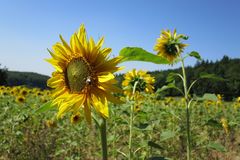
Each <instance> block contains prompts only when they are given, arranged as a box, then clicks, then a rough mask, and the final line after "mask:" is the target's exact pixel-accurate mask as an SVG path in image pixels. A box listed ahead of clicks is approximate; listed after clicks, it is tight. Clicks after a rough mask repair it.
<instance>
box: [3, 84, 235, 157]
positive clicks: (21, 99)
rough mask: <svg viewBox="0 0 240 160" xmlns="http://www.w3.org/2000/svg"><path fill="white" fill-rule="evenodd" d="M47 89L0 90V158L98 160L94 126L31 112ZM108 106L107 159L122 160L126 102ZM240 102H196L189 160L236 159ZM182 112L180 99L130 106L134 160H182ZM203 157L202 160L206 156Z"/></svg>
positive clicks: (148, 98)
mask: <svg viewBox="0 0 240 160" xmlns="http://www.w3.org/2000/svg"><path fill="white" fill-rule="evenodd" d="M51 94H52V93H51V91H49V90H40V89H37V88H33V89H29V88H25V87H21V86H19V87H11V88H10V87H3V86H2V87H1V97H0V106H1V107H0V123H1V125H0V126H1V128H0V132H1V136H0V142H1V144H0V146H1V147H0V155H1V157H0V159H19V160H20V159H59V160H61V159H101V140H100V136H99V131H98V126H97V125H95V124H94V123H93V124H92V125H91V126H88V125H86V122H84V117H83V116H82V115H80V116H79V118H77V119H71V118H63V119H61V120H57V119H56V118H55V113H56V108H52V109H51V110H50V111H48V112H44V114H43V113H35V112H34V111H35V110H36V109H38V108H39V107H40V106H41V105H42V104H44V103H45V104H46V102H47V101H48V100H50V99H49V97H50V95H51ZM121 99H122V100H124V101H125V103H124V104H121V105H115V104H110V106H109V108H110V118H109V119H108V120H107V127H108V129H107V136H108V140H107V142H108V148H109V152H108V153H109V159H127V154H128V138H129V137H128V135H129V116H130V108H131V105H133V104H132V103H133V102H131V101H126V98H125V97H121ZM239 110H240V98H238V99H236V101H234V102H224V101H222V100H221V96H220V95H219V96H218V99H217V100H216V101H214V100H203V101H199V102H196V104H195V105H194V106H193V107H192V109H191V125H192V130H191V137H192V157H194V159H199V160H202V159H229V160H230V159H238V158H240V155H239V153H240V147H239V145H240V129H239V124H240V112H239ZM185 120H186V119H185V108H184V99H183V98H180V97H175V98H173V97H165V98H159V96H158V94H157V93H155V94H148V95H147V94H145V95H143V96H141V99H140V100H139V101H138V103H136V104H134V118H133V129H132V130H133V132H132V135H133V138H132V149H133V156H134V158H133V159H147V158H148V159H154V158H155V159H186V157H185V149H186V144H185V143H184V142H185V139H186V135H185V132H184V131H185V129H186V128H185V125H184V122H185ZM206 157H207V158H206Z"/></svg>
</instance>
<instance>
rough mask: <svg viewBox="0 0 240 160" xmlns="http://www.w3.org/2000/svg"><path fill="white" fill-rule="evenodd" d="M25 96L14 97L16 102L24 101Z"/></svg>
mask: <svg viewBox="0 0 240 160" xmlns="http://www.w3.org/2000/svg"><path fill="white" fill-rule="evenodd" d="M25 100H26V99H25V97H23V96H18V97H16V102H18V103H24V102H25Z"/></svg>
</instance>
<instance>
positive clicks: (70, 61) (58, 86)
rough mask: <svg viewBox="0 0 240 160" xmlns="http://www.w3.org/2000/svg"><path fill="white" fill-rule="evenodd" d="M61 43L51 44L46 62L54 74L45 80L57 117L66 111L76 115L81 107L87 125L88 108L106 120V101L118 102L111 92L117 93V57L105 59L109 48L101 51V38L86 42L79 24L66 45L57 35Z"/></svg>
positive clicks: (118, 90) (88, 119) (118, 59)
mask: <svg viewBox="0 0 240 160" xmlns="http://www.w3.org/2000/svg"><path fill="white" fill-rule="evenodd" d="M60 39H61V42H62V43H56V44H55V45H53V47H52V49H53V51H50V50H49V52H50V54H51V56H52V58H51V59H47V61H48V62H49V63H51V64H52V65H53V66H54V67H55V69H56V71H55V72H53V73H52V77H51V78H50V79H49V80H48V82H47V84H48V86H49V87H51V88H54V89H55V90H54V91H53V97H54V100H53V102H52V104H53V105H57V106H58V107H59V111H58V114H57V117H58V118H59V117H62V116H63V115H64V114H65V113H66V112H72V113H73V114H75V113H77V112H78V111H79V110H80V109H81V108H83V110H84V113H85V117H86V119H87V121H88V122H90V121H91V107H92V106H93V108H95V110H96V111H97V112H98V113H100V114H101V116H102V117H104V118H107V117H108V103H107V102H108V100H109V101H111V102H114V103H117V102H119V100H118V99H116V98H115V97H114V96H113V95H112V94H111V92H120V91H121V90H120V89H119V88H117V87H116V86H114V84H116V80H115V76H114V75H113V73H114V72H116V71H118V70H120V68H119V67H117V66H116V65H117V64H118V63H119V62H120V60H121V58H119V57H116V58H113V59H109V56H108V55H109V53H110V52H111V48H103V49H102V48H101V47H102V45H103V41H104V39H103V38H101V39H100V40H99V41H98V42H97V43H95V42H94V40H93V38H90V39H89V40H88V38H87V35H86V31H85V27H84V25H81V27H80V29H79V31H78V32H76V33H74V34H73V35H72V37H71V40H70V45H68V44H67V42H66V41H65V40H64V39H63V38H62V36H61V35H60Z"/></svg>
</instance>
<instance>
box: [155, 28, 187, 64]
mask: <svg viewBox="0 0 240 160" xmlns="http://www.w3.org/2000/svg"><path fill="white" fill-rule="evenodd" d="M182 39H184V40H185V39H187V36H185V35H183V34H177V31H176V29H175V30H174V31H173V33H171V31H170V30H163V31H162V33H161V35H160V37H159V38H158V39H157V42H156V45H155V46H154V50H155V51H157V55H159V56H161V57H163V58H166V59H167V60H168V61H169V63H170V64H173V62H174V60H175V59H176V58H178V57H179V56H180V54H181V53H182V52H183V50H184V48H185V47H186V46H188V44H183V43H182V42H181V40H182Z"/></svg>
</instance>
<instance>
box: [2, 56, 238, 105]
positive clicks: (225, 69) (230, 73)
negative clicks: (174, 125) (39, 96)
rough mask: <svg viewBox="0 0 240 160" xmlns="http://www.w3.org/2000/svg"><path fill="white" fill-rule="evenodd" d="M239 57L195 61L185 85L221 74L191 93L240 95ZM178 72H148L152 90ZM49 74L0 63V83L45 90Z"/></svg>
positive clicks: (172, 91) (119, 82) (173, 93)
mask: <svg viewBox="0 0 240 160" xmlns="http://www.w3.org/2000/svg"><path fill="white" fill-rule="evenodd" d="M239 69H240V59H239V58H234V59H232V58H229V57H228V56H224V57H223V58H222V59H221V60H218V61H216V62H212V61H209V60H203V61H200V62H197V63H196V64H195V65H194V66H189V67H186V71H187V79H188V80H189V82H188V84H190V83H191V82H192V81H194V80H195V79H197V77H199V75H200V74H202V73H209V74H215V75H217V76H219V77H222V78H223V79H224V80H223V81H216V80H212V79H203V80H199V81H198V82H197V84H196V85H195V86H194V87H193V89H192V93H195V94H197V95H202V94H203V93H216V94H222V95H224V97H225V99H226V100H230V99H231V98H233V97H237V96H240V72H239ZM172 72H174V73H180V72H181V68H178V69H168V70H164V71H152V72H149V73H150V74H151V75H153V76H154V77H155V79H156V82H155V85H154V87H155V90H156V91H157V89H159V88H161V87H162V86H164V85H166V84H167V82H166V79H167V76H168V75H169V74H170V73H172ZM48 78H49V77H48V76H45V75H41V74H37V73H32V72H16V71H8V70H7V68H6V67H4V68H3V67H1V66H0V85H6V86H17V85H25V86H27V87H38V88H41V89H46V88H47V85H46V81H47V79H48ZM117 80H118V85H119V86H121V82H122V80H123V74H117ZM175 84H176V85H177V86H179V87H181V81H180V80H179V81H177V80H176V82H175ZM162 94H165V95H168V96H179V95H180V93H178V92H177V91H176V90H174V89H170V90H167V91H164V93H162Z"/></svg>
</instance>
